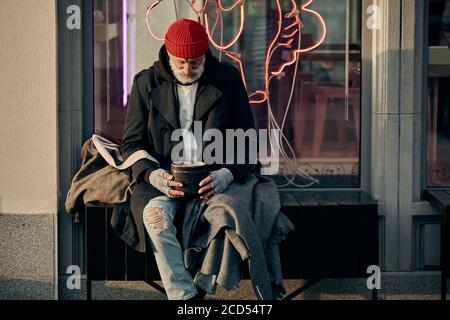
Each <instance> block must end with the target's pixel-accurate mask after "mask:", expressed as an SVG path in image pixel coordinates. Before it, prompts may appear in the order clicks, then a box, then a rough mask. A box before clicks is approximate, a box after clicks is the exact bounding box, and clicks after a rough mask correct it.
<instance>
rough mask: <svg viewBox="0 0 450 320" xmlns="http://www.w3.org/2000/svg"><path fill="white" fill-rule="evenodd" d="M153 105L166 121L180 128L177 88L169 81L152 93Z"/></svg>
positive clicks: (175, 127)
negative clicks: (176, 97)
mask: <svg viewBox="0 0 450 320" xmlns="http://www.w3.org/2000/svg"><path fill="white" fill-rule="evenodd" d="M150 99H151V101H152V104H153V105H154V106H155V107H156V108H157V109H158V111H159V112H160V113H161V115H162V116H163V117H164V119H166V121H167V122H168V123H169V124H170V125H171V126H172V127H173V128H174V129H177V128H180V119H179V106H178V101H177V99H175V86H174V83H173V82H171V81H167V82H165V83H163V84H162V85H160V86H158V87H156V88H155V89H153V90H152V91H151V92H150Z"/></svg>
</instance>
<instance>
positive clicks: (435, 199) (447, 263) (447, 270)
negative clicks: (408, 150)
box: [423, 188, 450, 300]
mask: <svg viewBox="0 0 450 320" xmlns="http://www.w3.org/2000/svg"><path fill="white" fill-rule="evenodd" d="M423 199H424V200H426V201H428V202H430V204H431V205H432V206H433V207H435V208H436V209H438V210H439V211H440V212H442V228H441V300H446V299H447V278H448V275H449V274H450V255H449V253H448V250H449V249H450V225H449V219H450V189H448V188H447V189H426V190H424V192H423Z"/></svg>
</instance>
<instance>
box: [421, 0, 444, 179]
mask: <svg viewBox="0 0 450 320" xmlns="http://www.w3.org/2000/svg"><path fill="white" fill-rule="evenodd" d="M429 5H430V7H429V12H430V16H429V70H428V115H427V186H428V187H449V186H450V95H449V88H450V0H430V2H429Z"/></svg>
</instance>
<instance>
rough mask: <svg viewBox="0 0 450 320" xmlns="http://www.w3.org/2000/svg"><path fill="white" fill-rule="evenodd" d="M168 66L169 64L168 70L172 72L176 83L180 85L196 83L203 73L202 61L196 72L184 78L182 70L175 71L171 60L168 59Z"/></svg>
mask: <svg viewBox="0 0 450 320" xmlns="http://www.w3.org/2000/svg"><path fill="white" fill-rule="evenodd" d="M169 64H170V69H171V70H172V73H173V75H174V76H175V78H176V79H177V80H178V82H180V83H182V84H188V83H193V82H195V81H197V80H198V79H200V77H201V76H202V74H203V72H204V71H205V60H203V63H202V64H201V66H200V67H198V68H197V69H196V70H192V75H191V76H186V75H185V74H183V70H177V69H176V68H175V65H174V64H173V62H172V59H170V58H169Z"/></svg>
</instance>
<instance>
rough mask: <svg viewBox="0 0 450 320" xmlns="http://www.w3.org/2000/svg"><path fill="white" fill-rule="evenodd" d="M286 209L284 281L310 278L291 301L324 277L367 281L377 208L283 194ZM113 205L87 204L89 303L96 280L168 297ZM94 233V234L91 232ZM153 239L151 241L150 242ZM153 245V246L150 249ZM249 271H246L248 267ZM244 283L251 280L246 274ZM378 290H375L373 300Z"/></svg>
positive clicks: (339, 197) (358, 198)
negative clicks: (118, 228)
mask: <svg viewBox="0 0 450 320" xmlns="http://www.w3.org/2000/svg"><path fill="white" fill-rule="evenodd" d="M280 198H281V205H282V208H281V211H282V212H283V213H284V214H286V215H287V216H288V217H289V219H291V221H292V222H293V223H294V225H295V226H296V230H295V231H294V232H293V233H292V234H291V235H290V236H289V237H288V239H286V240H285V241H284V242H283V243H282V244H281V246H280V254H281V260H282V266H283V276H284V278H285V279H307V280H308V281H306V282H305V283H304V284H303V285H302V286H301V287H299V288H298V289H296V290H294V291H293V292H291V293H289V294H288V295H287V296H285V297H284V299H287V300H288V299H292V298H294V297H296V296H297V295H299V294H301V293H303V292H304V291H305V290H307V289H308V288H310V287H311V286H313V285H314V284H315V283H317V282H318V281H319V280H320V279H324V278H366V277H368V275H367V274H366V269H367V267H368V266H370V265H378V205H377V203H376V201H375V200H374V199H373V198H371V197H370V196H369V195H367V194H366V193H364V192H361V191H331V192H330V191H298V192H284V191H280ZM112 209H113V207H111V206H105V205H98V204H97V205H94V204H92V205H87V207H86V210H85V215H84V226H85V228H86V229H85V262H86V266H85V267H86V269H85V272H86V277H87V299H88V300H90V299H92V281H99V280H128V281H134V280H139V281H145V282H146V283H148V284H149V285H150V286H152V287H153V288H155V289H156V290H158V291H160V292H162V293H163V294H165V291H164V288H162V287H161V286H160V285H159V284H157V283H156V282H155V281H156V280H160V276H159V272H158V270H157V267H156V263H155V260H154V256H153V253H152V252H146V253H145V254H144V253H138V252H136V251H134V250H133V249H131V248H129V247H128V246H127V245H126V244H125V243H124V242H123V241H122V240H121V239H120V238H119V237H118V236H117V235H116V234H115V232H114V230H113V229H112V227H111V225H110V223H109V222H110V217H111V213H112ZM92 230H94V231H92ZM147 241H148V239H147ZM148 247H149V246H148ZM244 269H245V268H244ZM243 278H244V279H249V275H248V270H244V274H243ZM376 298H377V291H376V290H375V289H374V290H372V299H376Z"/></svg>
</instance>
